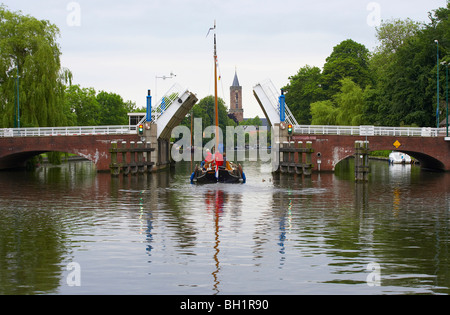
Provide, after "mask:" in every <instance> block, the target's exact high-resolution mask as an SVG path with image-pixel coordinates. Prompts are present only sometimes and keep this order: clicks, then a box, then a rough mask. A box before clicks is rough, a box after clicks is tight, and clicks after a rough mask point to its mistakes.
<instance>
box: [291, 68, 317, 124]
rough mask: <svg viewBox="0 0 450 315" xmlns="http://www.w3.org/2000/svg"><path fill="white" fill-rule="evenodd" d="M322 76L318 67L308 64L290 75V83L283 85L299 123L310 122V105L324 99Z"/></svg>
mask: <svg viewBox="0 0 450 315" xmlns="http://www.w3.org/2000/svg"><path fill="white" fill-rule="evenodd" d="M321 76H322V74H321V70H320V69H319V68H318V67H311V66H309V65H306V66H304V67H302V68H300V70H298V72H297V74H296V75H294V76H291V77H289V83H288V85H286V86H285V87H283V89H284V90H285V91H286V104H288V106H289V109H290V110H291V112H292V114H293V115H294V117H295V118H296V119H297V121H298V123H299V124H310V123H311V106H310V105H311V104H312V103H314V102H317V101H321V100H324V97H325V95H324V92H323V89H322V86H321V79H322V77H321Z"/></svg>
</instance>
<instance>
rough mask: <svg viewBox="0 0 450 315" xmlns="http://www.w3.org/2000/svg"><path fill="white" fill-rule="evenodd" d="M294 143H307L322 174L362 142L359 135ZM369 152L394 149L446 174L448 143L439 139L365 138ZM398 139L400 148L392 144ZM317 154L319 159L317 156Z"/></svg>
mask: <svg viewBox="0 0 450 315" xmlns="http://www.w3.org/2000/svg"><path fill="white" fill-rule="evenodd" d="M293 139H294V140H295V141H303V142H305V141H311V142H312V148H313V149H314V153H313V156H312V160H313V161H312V162H313V164H314V170H317V160H318V159H320V160H321V167H320V169H321V170H322V171H333V170H334V168H335V166H336V164H337V163H339V162H340V161H341V160H343V159H345V158H347V157H349V156H352V155H353V153H354V144H355V141H357V140H366V137H362V136H336V135H328V136H327V135H317V136H313V135H311V136H309V135H295V136H293ZM367 140H368V141H369V149H370V150H371V151H376V150H397V151H401V152H404V153H406V154H409V155H411V156H412V157H415V158H416V159H418V160H419V162H420V163H421V166H422V167H424V168H437V169H443V170H446V171H450V143H449V142H446V141H444V138H442V137H392V136H372V137H367ZM396 140H398V142H400V144H401V145H400V146H399V147H398V149H396V148H395V146H394V142H395V141H396ZM318 153H320V157H318Z"/></svg>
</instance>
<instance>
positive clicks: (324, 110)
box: [311, 100, 338, 125]
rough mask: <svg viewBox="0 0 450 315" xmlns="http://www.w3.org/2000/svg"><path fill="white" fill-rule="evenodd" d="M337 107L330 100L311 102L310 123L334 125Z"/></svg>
mask: <svg viewBox="0 0 450 315" xmlns="http://www.w3.org/2000/svg"><path fill="white" fill-rule="evenodd" d="M337 115H338V109H337V108H336V107H335V105H334V104H333V102H332V101H331V100H326V101H319V102H314V103H312V104H311V125H336V124H337Z"/></svg>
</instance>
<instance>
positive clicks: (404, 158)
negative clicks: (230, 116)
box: [389, 151, 411, 164]
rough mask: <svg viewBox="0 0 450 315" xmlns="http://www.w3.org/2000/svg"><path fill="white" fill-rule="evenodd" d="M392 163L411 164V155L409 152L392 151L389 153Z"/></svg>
mask: <svg viewBox="0 0 450 315" xmlns="http://www.w3.org/2000/svg"><path fill="white" fill-rule="evenodd" d="M389 163H390V164H411V157H410V156H409V155H408V154H405V153H402V152H397V151H392V152H391V154H389Z"/></svg>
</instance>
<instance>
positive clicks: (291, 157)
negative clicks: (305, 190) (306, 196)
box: [278, 141, 314, 176]
mask: <svg viewBox="0 0 450 315" xmlns="http://www.w3.org/2000/svg"><path fill="white" fill-rule="evenodd" d="M313 152H314V149H313V148H312V142H311V141H307V142H306V143H305V146H303V141H298V142H295V141H284V142H283V143H282V144H281V145H280V150H279V154H280V158H279V161H280V165H279V169H278V170H279V171H280V172H281V173H296V174H299V175H301V174H303V175H305V176H311V171H312V159H311V154H312V153H313Z"/></svg>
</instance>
